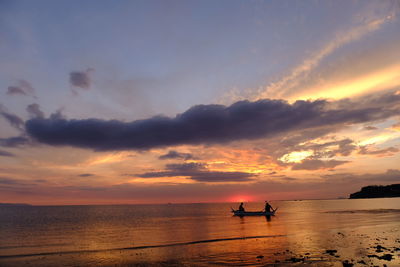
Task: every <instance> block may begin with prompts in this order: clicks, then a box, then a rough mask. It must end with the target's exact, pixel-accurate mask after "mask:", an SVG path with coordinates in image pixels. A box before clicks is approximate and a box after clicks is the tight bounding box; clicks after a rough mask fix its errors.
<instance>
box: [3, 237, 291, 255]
mask: <svg viewBox="0 0 400 267" xmlns="http://www.w3.org/2000/svg"><path fill="white" fill-rule="evenodd" d="M283 236H286V235H259V236H244V237H231V238H216V239H207V240H197V241H190V242H181V243H170V244H161V245H148V246H136V247H125V248H110V249H89V250H71V251H58V252H56V251H54V252H40V253H31V254H16V255H0V259H2V258H19V257H35V256H51V255H66V254H78V253H96V252H107V251H118V250H138V249H148V248H164V247H175V246H187V245H195V244H202V243H214V242H224V241H233V240H245V239H257V238H275V237H283Z"/></svg>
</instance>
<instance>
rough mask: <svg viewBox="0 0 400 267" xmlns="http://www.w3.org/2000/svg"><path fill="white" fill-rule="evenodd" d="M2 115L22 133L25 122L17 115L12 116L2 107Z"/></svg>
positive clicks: (0, 111) (0, 107)
mask: <svg viewBox="0 0 400 267" xmlns="http://www.w3.org/2000/svg"><path fill="white" fill-rule="evenodd" d="M0 115H1V116H2V117H3V118H4V119H5V120H6V121H7V122H8V123H9V124H10V125H11V126H12V127H14V128H15V129H17V130H19V131H21V130H23V128H24V123H25V122H24V120H23V119H21V118H20V117H18V116H17V115H15V114H12V113H10V112H8V111H7V110H6V108H5V107H3V106H2V105H0Z"/></svg>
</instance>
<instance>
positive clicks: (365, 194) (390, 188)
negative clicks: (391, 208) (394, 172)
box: [350, 184, 400, 198]
mask: <svg viewBox="0 0 400 267" xmlns="http://www.w3.org/2000/svg"><path fill="white" fill-rule="evenodd" d="M379 197H400V184H391V185H386V186H384V185H369V186H365V187H363V188H361V190H360V191H359V192H355V193H353V194H350V198H379Z"/></svg>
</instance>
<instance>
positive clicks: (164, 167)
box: [0, 0, 400, 205]
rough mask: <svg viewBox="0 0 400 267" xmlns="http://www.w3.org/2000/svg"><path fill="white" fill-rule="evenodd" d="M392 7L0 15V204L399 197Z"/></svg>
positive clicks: (103, 9)
mask: <svg viewBox="0 0 400 267" xmlns="http://www.w3.org/2000/svg"><path fill="white" fill-rule="evenodd" d="M399 48H400V2H399V1H389V0H387V1H386V0H383V1H364V0H363V1H348V0H343V1H338V0H335V1H291V0H288V1H282V0H279V1H232V0H220V1H208V0H201V1H173V0H168V1H152V0H151V1H122V0H120V1H111V0H107V1H106V0H87V1H50V0H49V1H44V0H37V1H29V0H26V1H20V0H2V1H0V58H1V60H0V96H1V97H0V129H1V131H0V202H6V203H30V204H41V205H47V204H51V205H54V204H108V203H110V204H111V203H167V202H173V203H176V202H213V201H242V200H243V201H263V200H279V199H310V198H337V197H348V195H349V193H352V192H355V191H358V190H359V189H360V188H361V187H362V186H366V185H372V184H381V185H385V184H393V183H399V182H400V164H399V163H400V49H399Z"/></svg>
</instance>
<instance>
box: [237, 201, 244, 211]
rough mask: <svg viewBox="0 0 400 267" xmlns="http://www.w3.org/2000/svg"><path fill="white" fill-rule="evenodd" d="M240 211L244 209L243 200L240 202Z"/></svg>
mask: <svg viewBox="0 0 400 267" xmlns="http://www.w3.org/2000/svg"><path fill="white" fill-rule="evenodd" d="M238 211H244V207H243V202H241V203H240V206H239V209H238Z"/></svg>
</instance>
